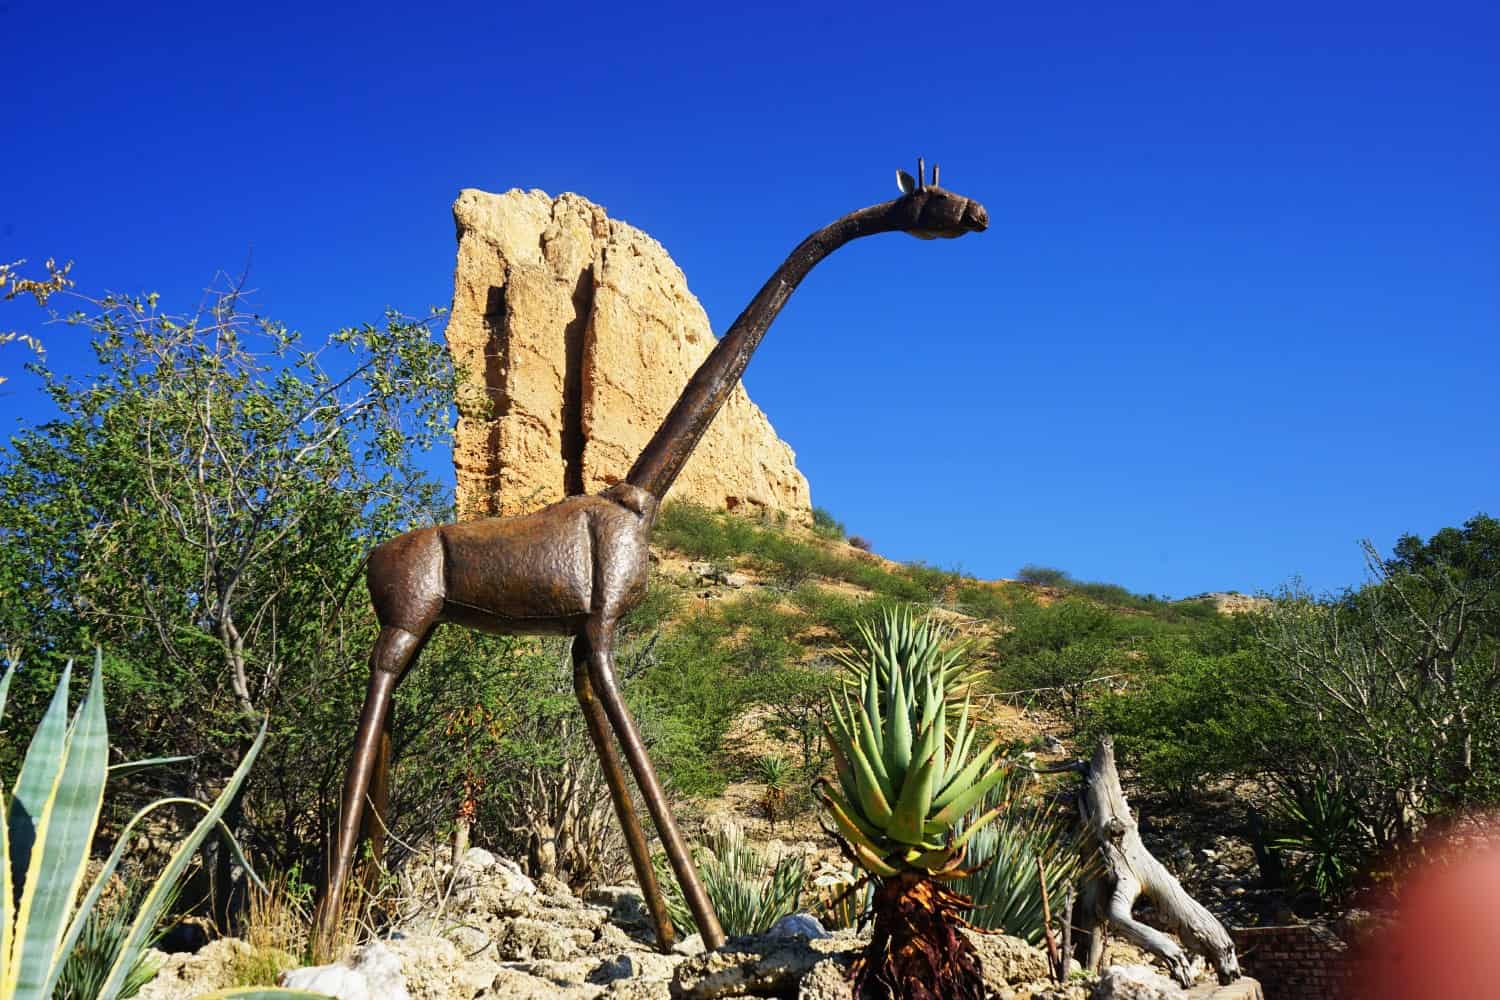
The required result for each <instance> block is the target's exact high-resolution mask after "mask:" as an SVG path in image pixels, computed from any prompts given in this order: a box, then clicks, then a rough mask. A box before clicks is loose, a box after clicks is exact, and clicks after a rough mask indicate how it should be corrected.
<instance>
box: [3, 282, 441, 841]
mask: <svg viewBox="0 0 1500 1000" xmlns="http://www.w3.org/2000/svg"><path fill="white" fill-rule="evenodd" d="M60 294H65V295H72V293H67V292H64V293H60ZM74 301H75V302H77V303H78V304H79V306H80V308H79V310H78V311H76V312H74V313H72V314H71V315H69V316H67V317H66V320H67V322H69V323H72V324H74V325H75V326H76V327H77V328H78V329H79V331H80V332H81V333H83V334H85V335H87V336H88V337H89V338H90V344H91V346H92V347H93V350H94V356H95V359H96V361H97V365H96V366H95V367H94V368H93V370H91V371H89V372H87V373H85V374H83V375H81V376H78V377H73V378H69V377H64V376H61V375H59V374H57V373H55V372H53V371H51V370H50V369H48V368H47V367H46V366H45V365H40V364H39V365H37V366H35V367H34V370H35V371H36V372H37V373H38V374H39V375H40V376H41V378H42V379H43V384H44V387H45V391H46V392H47V394H48V396H49V398H50V400H51V403H52V404H53V407H55V410H56V416H55V417H54V418H53V419H51V420H48V421H46V422H43V423H39V424H37V425H34V426H31V427H28V428H25V429H23V430H22V431H20V433H18V434H16V435H15V436H13V437H12V438H11V439H10V441H9V444H8V446H5V447H3V448H0V646H3V645H20V644H24V645H25V647H26V648H27V650H28V660H29V674H30V678H29V681H28V683H25V684H18V685H17V688H18V690H17V691H16V692H14V695H15V702H16V706H15V707H16V710H17V716H18V718H19V719H20V720H21V721H22V722H24V723H26V724H28V725H29V724H33V723H34V722H35V720H36V719H38V718H39V717H40V715H41V713H42V712H43V710H44V707H45V697H46V692H47V690H48V688H49V686H50V684H51V683H53V682H55V681H56V679H57V677H58V675H59V673H60V671H61V668H62V664H63V663H64V662H65V661H66V660H67V659H68V657H69V656H70V655H72V654H74V653H76V652H77V651H79V650H82V649H86V648H88V647H90V646H93V645H95V644H99V645H103V646H104V647H105V648H107V649H109V650H110V651H111V655H109V656H107V657H106V658H105V661H104V673H105V676H106V678H107V679H108V683H109V688H110V694H111V701H112V704H114V705H115V707H116V709H117V718H118V720H119V723H120V724H119V725H118V727H117V729H116V732H115V733H114V742H115V746H116V748H117V749H118V750H119V751H120V753H122V754H123V755H124V756H125V757H126V758H127V759H131V758H142V757H163V756H168V755H181V754H186V755H190V756H192V757H193V758H194V760H195V761H196V762H197V764H196V766H195V767H194V768H192V769H187V768H180V769H175V770H162V771H159V772H154V773H149V774H146V775H143V776H140V777H139V778H135V779H132V781H131V782H130V783H129V785H128V786H125V787H122V788H120V789H119V790H118V791H117V793H116V794H114V795H112V796H111V803H110V806H109V808H110V810H111V817H110V818H111V820H112V821H114V822H119V821H122V820H123V819H124V817H125V815H127V814H128V811H129V809H130V808H132V807H133V806H135V805H137V804H140V803H142V802H145V801H148V800H150V799H151V798H154V797H156V796H159V795H163V794H179V795H180V794H191V793H193V792H194V791H195V790H196V788H197V787H198V786H199V785H201V783H202V782H205V781H206V782H217V781H221V780H223V779H224V778H226V777H227V776H228V774H229V773H230V772H231V771H232V770H233V767H234V762H235V761H236V760H237V759H238V758H239V756H240V755H241V754H242V753H243V752H244V750H245V749H246V748H247V747H248V745H249V743H250V741H251V740H252V739H253V737H254V735H255V730H256V728H257V726H258V721H259V720H260V719H261V718H262V717H264V716H266V715H269V717H270V724H269V726H270V728H269V737H268V738H269V741H270V743H271V745H272V752H270V753H268V754H267V755H266V759H265V761H264V762H263V769H262V771H261V772H259V773H258V774H257V778H256V781H255V782H253V783H252V785H251V787H249V788H248V789H247V790H246V794H245V796H244V797H243V798H242V800H241V801H240V802H239V803H237V805H236V809H235V810H234V811H233V812H232V813H231V822H232V824H233V825H234V827H235V829H236V830H237V831H238V832H240V833H241V835H242V836H243V837H244V838H245V839H246V840H247V841H248V843H249V845H250V846H251V847H252V848H253V849H254V850H255V851H256V853H257V854H258V855H260V856H263V857H265V858H266V860H268V861H270V862H271V863H272V864H274V866H275V867H278V868H283V869H285V868H289V867H291V866H292V865H293V864H296V863H297V862H299V861H301V862H305V863H312V862H316V861H318V860H319V855H320V850H319V847H318V844H319V842H320V835H321V830H322V826H323V821H324V819H325V813H326V812H327V810H328V808H329V803H331V802H336V800H337V794H338V786H339V781H340V777H341V772H342V768H343V764H344V758H345V756H346V750H347V748H346V745H345V739H346V732H347V730H348V727H349V725H350V720H351V719H353V718H355V717H356V715H357V713H358V706H359V703H360V699H361V697H362V694H363V687H364V683H363V677H362V676H361V674H360V671H359V669H358V665H359V664H360V663H361V662H362V661H363V659H364V655H365V651H366V650H367V649H368V644H369V642H370V641H371V639H372V638H373V635H374V632H373V621H372V620H371V617H370V616H369V615H368V612H367V611H365V610H364V601H363V600H361V599H360V598H359V597H354V598H353V599H352V600H351V601H350V604H349V608H348V611H349V613H348V614H347V615H345V614H338V613H337V611H338V609H339V603H338V602H339V599H340V596H341V594H342V592H343V588H344V586H345V584H346V582H348V581H350V580H351V579H352V578H353V577H354V575H355V574H356V572H357V570H358V568H359V566H360V561H361V559H362V558H363V556H364V554H365V552H366V551H367V550H368V549H369V547H370V545H371V544H372V543H373V542H374V541H375V540H378V539H381V538H385V537H388V536H390V535H393V534H396V533H398V532H399V531H401V530H404V529H406V528H408V527H412V526H415V525H417V524H423V523H430V522H431V521H432V520H434V519H437V518H439V517H445V516H446V514H447V510H448V508H447V503H446V500H445V498H444V496H443V491H442V489H441V488H440V487H439V486H438V485H437V484H436V483H434V482H433V481H431V480H430V479H429V478H428V477H427V475H426V474H425V472H424V471H423V470H422V468H421V465H420V463H419V454H420V452H421V451H422V450H423V449H424V448H425V447H427V446H428V445H430V444H433V443H436V442H437V441H439V440H441V439H442V438H443V437H444V436H445V435H446V434H447V433H448V426H449V424H450V416H449V414H450V406H451V399H452V393H453V384H454V378H453V376H454V373H453V371H452V368H451V365H450V364H449V362H448V360H447V354H446V352H445V351H444V349H443V347H442V345H441V344H440V343H439V342H437V340H436V339H435V338H434V337H433V335H432V329H431V326H432V323H433V322H434V319H435V317H429V318H427V319H423V320H411V319H408V318H405V317H402V316H399V315H396V314H389V315H387V317H386V318H385V321H384V322H383V323H380V324H364V325H360V326H352V327H348V328H345V329H342V330H338V331H335V332H334V333H333V334H331V335H330V336H329V337H328V338H326V340H324V341H322V342H312V341H311V340H309V339H308V338H303V337H301V336H300V335H298V334H296V333H294V332H292V331H290V330H288V329H286V328H285V327H284V326H282V325H280V324H278V323H276V322H274V321H273V320H270V319H267V318H265V317H262V316H259V315H253V314H252V313H251V312H250V310H248V309H246V308H245V307H244V303H243V302H242V298H241V294H240V292H239V290H238V289H237V288H233V287H228V288H224V287H221V288H220V289H219V290H218V291H216V292H213V293H211V294H210V295H209V296H208V297H207V299H206V304H205V305H204V307H203V308H202V309H201V310H200V311H199V312H197V313H195V314H191V315H176V314H172V313H169V312H167V311H165V309H164V308H162V306H161V304H160V303H159V301H158V299H157V297H156V296H155V295H145V296H139V297H129V296H115V295H111V296H106V297H104V298H101V299H86V298H83V297H81V296H74ZM447 642H448V640H446V639H445V638H443V637H439V638H438V639H437V640H435V641H434V643H433V644H432V647H430V649H429V654H428V655H429V658H431V659H439V660H440V659H441V658H442V657H443V655H444V649H443V647H444V646H445V645H446V644H447ZM417 683H418V684H420V683H422V682H421V681H418V682H417ZM407 687H408V686H407V685H403V691H402V695H401V698H402V700H403V701H410V700H412V699H416V700H419V701H420V700H425V699H426V698H427V697H428V696H429V695H430V692H428V693H423V692H420V691H417V690H407ZM17 753H18V750H17V745H16V741H12V740H0V768H6V767H14V766H16V765H17V763H18V761H17V759H16V755H17Z"/></svg>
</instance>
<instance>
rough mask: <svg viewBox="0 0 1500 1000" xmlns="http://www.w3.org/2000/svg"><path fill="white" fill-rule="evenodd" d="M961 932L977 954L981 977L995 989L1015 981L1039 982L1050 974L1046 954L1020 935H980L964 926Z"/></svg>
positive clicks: (1015, 982)
mask: <svg viewBox="0 0 1500 1000" xmlns="http://www.w3.org/2000/svg"><path fill="white" fill-rule="evenodd" d="M963 933H964V936H965V937H967V938H968V939H969V941H970V943H972V944H973V945H974V950H975V951H977V952H978V953H979V962H980V965H981V966H982V967H983V969H984V980H985V982H986V983H988V984H989V986H990V989H993V990H998V989H1000V988H1001V987H1004V986H1014V985H1015V984H1017V983H1034V982H1040V981H1041V980H1044V979H1048V978H1049V977H1050V976H1051V975H1052V969H1051V967H1050V966H1048V964H1047V955H1046V953H1045V952H1043V951H1042V949H1040V948H1034V947H1032V946H1031V945H1029V944H1027V943H1026V942H1025V941H1023V940H1021V939H1020V938H1017V937H1011V936H1010V935H1009V934H984V933H981V932H979V931H974V930H969V929H965V930H964V932H963Z"/></svg>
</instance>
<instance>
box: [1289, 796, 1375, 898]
mask: <svg viewBox="0 0 1500 1000" xmlns="http://www.w3.org/2000/svg"><path fill="white" fill-rule="evenodd" d="M1272 817H1273V822H1274V823H1275V825H1276V827H1277V828H1279V830H1280V833H1281V835H1280V836H1278V837H1277V838H1275V839H1274V840H1273V841H1272V842H1271V845H1272V846H1273V847H1274V848H1275V849H1277V850H1279V851H1285V852H1289V853H1291V854H1292V856H1293V866H1292V876H1293V879H1294V880H1295V881H1296V883H1297V886H1298V888H1299V889H1300V890H1301V891H1304V892H1306V891H1308V890H1311V891H1312V892H1315V893H1317V895H1318V898H1319V899H1321V900H1323V901H1324V902H1329V903H1332V902H1337V901H1338V900H1339V899H1340V898H1341V897H1342V896H1344V895H1345V894H1346V893H1348V892H1349V890H1350V889H1351V888H1352V887H1353V886H1354V883H1355V881H1356V880H1357V879H1358V877H1359V874H1360V872H1361V870H1362V869H1363V867H1364V865H1365V862H1366V861H1367V859H1368V858H1369V856H1370V854H1371V852H1372V850H1373V849H1372V847H1371V846H1370V845H1371V841H1372V838H1371V837H1370V834H1369V830H1368V828H1367V827H1366V825H1365V823H1364V820H1363V817H1362V816H1361V814H1360V809H1359V801H1358V799H1357V798H1356V797H1355V796H1354V794H1353V793H1352V792H1351V791H1350V790H1349V788H1348V787H1347V786H1346V785H1345V784H1344V783H1342V782H1340V781H1338V780H1337V779H1336V778H1333V777H1331V776H1328V775H1317V776H1315V777H1314V778H1312V779H1311V780H1309V781H1305V782H1301V783H1298V784H1295V785H1292V786H1291V787H1289V788H1285V789H1283V790H1282V791H1281V792H1280V794H1279V795H1278V796H1277V799H1276V802H1275V804H1274V805H1273V806H1272Z"/></svg>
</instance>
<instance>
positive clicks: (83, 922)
mask: <svg viewBox="0 0 1500 1000" xmlns="http://www.w3.org/2000/svg"><path fill="white" fill-rule="evenodd" d="M16 668H17V664H15V663H14V662H13V663H11V665H10V666H9V668H8V669H7V670H6V671H5V674H4V675H3V676H0V716H3V713H4V710H5V696H6V693H7V692H8V691H9V688H10V683H11V679H12V678H13V677H14V676H15V672H16ZM72 669H73V665H72V664H71V663H69V664H68V666H67V667H66V668H65V669H64V670H63V674H62V678H61V679H60V680H59V681H58V684H57V689H56V691H55V692H54V693H53V696H52V701H51V702H50V703H49V705H48V707H47V710H46V712H45V713H44V714H43V716H42V721H41V722H40V724H38V726H37V729H36V733H35V734H34V735H33V736H32V739H31V743H30V744H29V745H28V747H27V750H26V756H25V758H24V759H23V760H22V763H21V771H20V773H19V774H18V775H17V776H16V779H15V783H14V785H13V786H11V787H10V789H9V790H7V789H6V788H5V786H4V785H3V783H0V814H3V816H4V822H0V1000H51V998H52V996H53V993H54V991H55V990H56V989H57V987H58V983H59V980H60V978H61V977H62V975H63V971H64V969H65V967H66V966H67V964H68V960H69V957H70V956H71V955H72V954H73V953H74V950H75V949H76V948H77V947H78V946H79V943H80V940H81V939H82V938H83V935H84V934H85V932H86V930H87V929H88V928H89V927H90V926H91V920H92V919H93V913H94V909H95V907H96V906H97V905H98V903H99V897H100V895H101V894H102V893H103V891H104V886H105V884H106V883H107V882H108V881H109V879H110V877H111V876H112V875H113V874H114V872H115V869H116V868H117V867H118V866H119V863H120V858H121V857H122V856H123V855H124V853H125V849H126V847H127V846H128V845H129V843H130V842H131V839H132V838H131V836H130V834H131V831H132V830H133V829H134V828H135V826H136V824H138V823H139V822H140V821H141V820H142V819H144V818H145V817H146V816H147V815H149V814H150V813H151V812H153V811H155V810H156V809H160V808H163V807H165V806H169V805H179V804H188V805H193V806H197V807H198V808H200V809H203V810H205V815H204V817H203V818H202V819H201V820H200V821H199V823H198V825H197V826H196V827H195V828H194V829H193V831H192V833H191V834H189V835H188V838H187V839H186V840H185V841H183V843H182V844H181V845H179V847H178V849H177V852H176V853H175V854H173V855H172V857H171V859H170V860H169V861H168V862H167V865H166V868H165V869H164V870H163V871H162V873H161V876H160V877H159V878H158V879H157V881H156V882H155V884H153V885H152V886H151V888H150V889H148V890H147V891H146V892H145V893H144V894H143V896H142V897H141V900H140V902H139V904H138V905H137V906H136V908H135V913H134V916H133V918H132V919H131V920H130V921H129V923H128V925H127V926H126V928H125V929H124V931H123V933H122V934H120V935H118V936H117V937H116V943H115V944H112V945H111V951H112V953H113V955H114V958H113V961H112V962H111V963H110V964H109V965H108V966H107V968H106V969H104V970H103V971H102V973H101V974H99V975H98V976H97V978H96V980H95V982H96V983H97V986H95V985H91V986H90V987H89V989H90V990H91V991H93V992H92V997H91V998H89V1000H94V998H97V1000H118V998H119V997H121V996H123V995H125V993H126V990H127V988H128V987H129V985H131V983H132V981H133V980H132V977H134V978H135V979H138V978H139V975H140V973H139V971H137V970H138V969H139V963H140V957H141V953H142V951H143V950H144V948H145V947H146V943H147V942H148V941H149V940H150V938H151V935H152V934H153V933H154V932H155V930H156V927H157V925H158V924H159V922H160V920H161V916H162V913H163V911H164V910H165V908H166V906H167V904H168V902H169V900H170V899H171V898H172V893H173V891H174V887H175V886H176V885H177V883H178V881H179V880H180V878H181V876H182V873H183V871H184V870H185V869H186V868H187V865H188V862H189V861H190V860H191V859H192V856H193V854H194V853H195V852H196V851H197V850H198V847H199V845H201V844H202V843H203V840H204V838H206V837H207V836H208V834H209V832H210V831H212V830H213V829H214V828H215V827H216V826H220V825H221V817H222V816H223V814H224V810H225V809H227V808H228V806H229V801H230V799H232V798H233V797H234V795H235V793H236V792H237V791H238V790H239V787H240V785H241V784H242V783H243V782H244V780H245V776H246V775H247V774H249V773H250V767H251V765H252V764H254V762H255V757H256V755H257V754H258V753H259V752H260V748H261V745H262V744H263V743H264V741H265V727H264V726H262V727H261V732H260V735H259V736H258V737H257V738H256V740H255V743H254V744H253V745H252V746H251V748H250V752H249V753H247V754H246V755H245V759H244V760H243V761H242V762H241V763H240V766H239V768H238V769H237V770H236V771H235V772H234V776H233V777H232V778H231V779H230V781H229V784H228V786H227V787H226V788H225V789H224V791H223V793H222V794H220V796H219V798H218V800H217V801H216V802H215V803H214V804H213V805H212V806H206V805H203V804H202V803H199V802H195V801H193V800H192V799H163V800H160V801H158V802H154V803H152V804H151V805H149V806H147V807H145V808H144V809H142V810H141V811H140V812H138V813H136V814H135V816H133V817H132V818H131V819H130V821H129V822H128V823H126V824H125V827H124V828H123V829H122V830H121V831H120V834H119V837H118V838H117V841H116V845H115V849H114V851H113V852H111V853H110V855H109V857H108V858H107V859H106V860H105V862H104V867H103V868H102V869H101V870H100V872H99V874H98V875H97V877H96V878H95V879H94V881H93V883H92V884H91V885H90V886H89V888H88V890H87V892H85V893H84V894H83V896H82V898H81V899H80V898H79V891H80V890H81V889H82V888H83V885H84V874H85V871H86V869H87V867H88V861H89V849H90V847H91V845H92V843H93V839H94V831H95V828H96V826H97V824H98V821H99V811H100V807H101V806H102V805H103V802H104V786H105V782H106V780H107V779H108V777H109V774H110V772H111V771H112V770H114V771H116V773H118V771H119V770H121V768H114V769H112V768H111V767H110V766H109V731H108V727H107V726H106V724H105V719H104V690H103V678H102V674H103V670H102V663H101V659H100V657H98V656H96V657H95V659H94V673H93V679H92V680H91V681H90V683H89V690H88V694H87V695H86V696H85V698H84V699H83V703H82V704H81V705H80V706H79V707H78V711H77V713H76V714H75V715H74V716H73V719H72V720H71V722H70V721H69V719H68V682H69V678H70V676H71V674H72ZM164 762H165V761H143V762H140V763H138V764H135V765H129V767H131V768H134V767H140V766H145V765H149V764H152V763H164ZM231 844H232V841H231ZM234 849H235V850H236V851H238V848H237V847H234ZM240 860H241V863H242V864H243V858H241V859H240ZM245 869H246V871H249V866H248V865H247V866H245ZM93 926H95V927H97V926H98V923H97V921H94V923H93Z"/></svg>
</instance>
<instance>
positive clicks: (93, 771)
mask: <svg viewBox="0 0 1500 1000" xmlns="http://www.w3.org/2000/svg"><path fill="white" fill-rule="evenodd" d="M29 756H30V755H29V754H28V758H29ZM58 763H59V766H58V767H57V774H56V778H55V779H54V781H53V786H52V789H51V792H50V794H49V795H48V797H47V799H46V801H45V802H44V803H42V806H41V809H40V810H39V813H38V814H37V816H36V820H35V828H34V830H35V840H34V842H33V844H32V850H31V857H30V863H29V864H28V866H27V869H26V874H25V876H24V879H23V881H22V884H21V900H20V903H19V905H18V906H17V907H16V918H15V919H16V924H15V945H14V947H15V948H16V949H18V950H17V951H16V953H15V954H14V955H13V957H12V958H13V960H12V962H11V963H10V965H11V967H12V971H11V972H10V975H11V977H12V986H11V989H12V991H13V994H12V995H13V996H14V997H15V998H16V1000H48V998H49V997H50V996H51V988H50V987H51V984H52V983H53V982H55V981H56V977H57V972H56V970H57V969H59V968H60V967H61V965H62V962H63V960H64V959H65V958H66V957H67V956H66V955H64V954H59V951H58V946H59V944H60V943H61V941H62V938H63V935H64V933H65V932H66V929H67V926H68V916H69V914H70V913H71V912H72V909H73V901H74V900H75V899H77V898H78V890H79V888H80V887H81V886H82V884H83V876H84V872H85V871H86V870H87V867H88V857H89V846H90V844H92V842H93V839H94V829H95V827H96V826H97V825H98V822H99V809H100V807H101V806H102V805H103V804H104V781H105V778H106V777H107V775H108V773H109V730H108V728H107V726H106V725H105V721H104V682H103V677H102V670H101V665H100V662H99V660H98V659H96V661H95V664H94V675H93V678H92V680H91V681H90V683H89V692H88V695H87V696H86V697H85V698H84V701H83V704H82V705H81V706H79V709H78V714H77V716H76V717H75V719H74V721H73V725H72V729H71V732H69V733H68V735H67V739H66V741H65V743H64V746H63V750H62V755H61V759H60V760H59V762H58Z"/></svg>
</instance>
